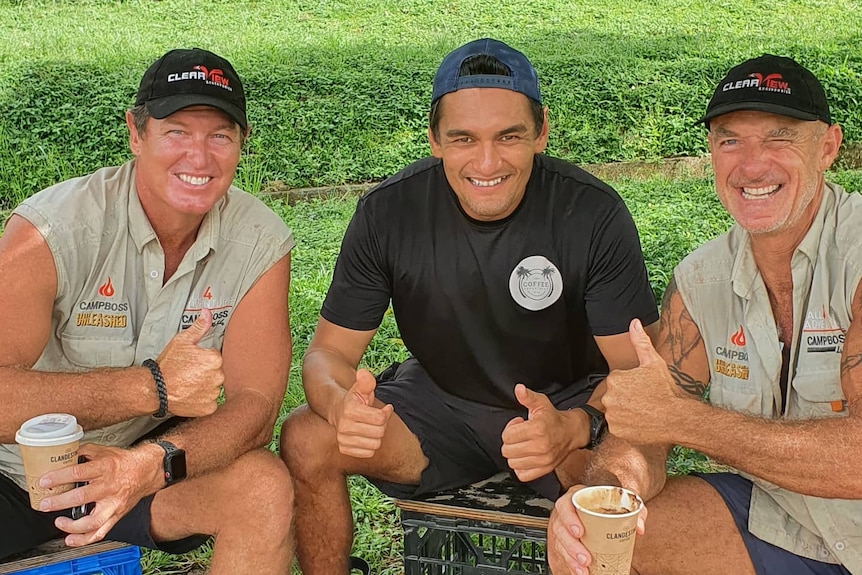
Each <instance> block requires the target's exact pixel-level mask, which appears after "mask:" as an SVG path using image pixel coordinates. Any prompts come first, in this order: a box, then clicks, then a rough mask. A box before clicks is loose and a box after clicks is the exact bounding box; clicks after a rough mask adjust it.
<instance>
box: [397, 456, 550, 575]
mask: <svg viewBox="0 0 862 575" xmlns="http://www.w3.org/2000/svg"><path fill="white" fill-rule="evenodd" d="M396 505H398V507H399V508H400V509H401V524H402V527H403V529H404V575H492V574H498V573H514V574H524V575H527V574H535V573H541V574H547V573H550V571H549V570H548V565H547V559H546V555H545V543H546V538H547V532H546V529H547V523H548V516H549V515H550V512H551V509H552V508H553V502H551V501H548V500H547V499H544V498H543V497H541V496H539V495H537V494H536V493H534V492H533V491H532V490H530V489H529V488H528V487H526V486H524V485H522V484H521V483H519V482H518V481H516V480H514V479H513V478H511V477H510V476H509V474H506V473H504V474H500V475H495V476H494V477H492V478H490V479H488V480H486V481H481V482H479V483H475V484H473V485H471V486H468V487H465V488H462V489H455V490H452V491H446V492H440V493H433V494H428V495H424V496H419V497H417V498H414V499H409V500H398V501H396Z"/></svg>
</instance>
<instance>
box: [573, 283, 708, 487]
mask: <svg viewBox="0 0 862 575" xmlns="http://www.w3.org/2000/svg"><path fill="white" fill-rule="evenodd" d="M647 334H648V335H650V336H651V337H650V339H651V341H653V342H654V343H655V347H656V350H657V351H658V353H659V355H661V357H662V359H664V361H665V362H666V363H667V364H668V367H669V369H670V370H671V375H672V378H673V382H674V384H675V386H676V393H680V394H682V393H684V394H688V395H691V396H694V397H697V398H700V397H701V396H702V395H703V393H704V390H705V389H706V386H707V382H708V381H709V369H708V366H707V361H706V349H705V347H704V345H703V340H702V338H701V337H700V332H699V330H698V329H697V326H696V325H695V323H694V321H693V320H692V318H691V316H690V315H689V314H688V312H687V311H686V310H685V306H684V305H683V303H682V299H681V298H680V296H679V292H678V290H677V287H676V281H675V280H674V279H673V278H671V281H670V283H669V284H668V286H667V289H666V290H665V293H664V297H663V298H662V309H661V316H660V321H659V326H658V334H651V333H649V331H648V330H647ZM638 363H639V362H638V360H637V358H636V359H635V366H634V367H637V366H638ZM640 376H641V371H640V370H639V369H632V370H631V371H629V372H619V373H616V374H613V375H612V376H611V385H613V382H614V381H620V378H626V379H629V381H631V382H632V383H633V384H634V385H633V386H632V388H631V389H632V390H634V391H635V401H636V402H640V404H641V405H642V406H643V409H651V408H650V407H649V403H650V402H651V401H653V400H654V398H651V397H642V396H641V395H638V391H637V378H638V377H640ZM641 393H642V392H641ZM611 402H612V401H611ZM662 408H663V406H661V405H660V404H659V405H656V409H662ZM635 425H637V424H636V423H635ZM671 447H672V445H671V444H670V443H666V442H665V443H657V444H643V443H638V444H633V443H629V442H628V441H625V440H623V439H620V438H619V437H615V436H613V435H611V436H609V437H608V439H607V440H606V441H605V442H603V443H602V445H600V446H599V449H598V450H597V452H596V453H595V455H594V456H593V460H592V461H591V462H590V466H589V468H588V469H587V480H588V481H589V482H590V483H591V484H598V483H611V484H619V485H624V486H626V487H629V488H631V489H634V490H635V491H636V492H637V493H639V494H641V496H642V497H644V498H647V499H649V498H651V497H654V496H655V495H656V494H657V493H658V492H659V491H661V489H662V488H663V487H664V483H665V481H666V477H667V475H666V465H667V455H668V453H669V452H670V448H671Z"/></svg>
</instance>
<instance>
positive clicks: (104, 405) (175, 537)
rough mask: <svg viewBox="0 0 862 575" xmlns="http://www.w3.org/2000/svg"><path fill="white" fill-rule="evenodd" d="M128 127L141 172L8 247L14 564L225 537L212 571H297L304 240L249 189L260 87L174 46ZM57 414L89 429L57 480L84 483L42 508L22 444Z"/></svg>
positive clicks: (70, 194)
mask: <svg viewBox="0 0 862 575" xmlns="http://www.w3.org/2000/svg"><path fill="white" fill-rule="evenodd" d="M126 124H127V125H128V129H129V143H130V147H131V151H132V154H133V155H134V159H133V160H132V161H130V162H128V163H126V164H125V165H123V166H119V167H110V168H104V169H101V170H99V171H97V172H95V173H93V174H90V175H88V176H84V177H81V178H75V179H73V180H69V181H66V182H62V183H60V184H57V185H55V186H53V187H51V188H48V189H46V190H43V191H41V192H39V193H37V194H35V195H34V196H33V197H31V198H29V199H28V200H26V201H24V202H23V203H22V204H21V205H20V206H18V207H17V208H16V210H15V211H14V213H13V215H12V216H11V217H10V218H9V220H8V222H7V224H6V229H5V232H4V234H3V236H2V238H0V278H2V281H3V286H4V287H3V290H2V291H0V310H2V311H0V318H2V321H0V404H2V405H3V416H2V418H0V442H2V443H3V444H4V445H0V517H2V518H3V522H2V527H0V557H5V556H7V555H9V554H12V553H15V552H18V551H22V550H25V549H28V548H29V547H32V546H35V545H37V544H39V543H42V542H44V541H46V540H49V539H52V538H55V537H60V536H63V537H65V540H66V543H67V544H69V545H73V546H78V545H86V544H87V543H91V542H94V541H98V540H100V539H103V538H107V539H113V540H116V541H124V542H129V543H133V544H136V545H143V546H146V547H151V548H155V549H162V550H164V551H168V552H172V553H183V552H186V551H190V550H191V549H194V548H195V547H197V546H199V545H200V544H201V543H203V542H204V541H206V539H207V538H208V537H209V536H214V537H215V540H214V545H213V557H212V565H211V569H210V571H209V572H210V573H213V574H215V573H224V574H231V575H236V574H238V573H248V574H255V575H260V574H262V573H270V574H273V575H276V574H278V575H283V574H284V573H286V572H287V570H288V569H289V565H290V558H291V538H290V524H291V511H292V506H291V501H292V497H293V492H292V487H291V481H290V476H289V474H288V472H287V469H286V468H285V466H284V464H283V463H282V462H281V461H280V460H279V459H278V458H277V457H275V456H274V455H273V454H272V453H270V452H269V451H267V450H266V449H264V448H263V447H264V446H265V445H266V444H267V443H268V442H269V440H270V438H271V434H272V430H273V426H274V424H275V419H276V417H277V416H278V410H279V407H280V406H281V402H282V398H283V395H284V391H285V385H286V382H287V374H288V370H289V367H290V330H289V319H288V309H287V292H288V284H289V281H290V255H289V252H290V249H291V248H292V247H293V245H294V241H293V237H292V235H291V233H290V230H289V229H287V227H286V226H285V225H284V223H283V222H282V221H281V219H279V218H278V216H276V215H275V214H274V213H272V212H271V211H270V210H269V209H268V208H266V206H264V205H263V204H262V203H261V202H260V201H259V200H257V199H256V198H254V197H253V196H251V195H249V194H246V193H245V192H243V191H241V190H239V189H237V188H235V187H233V186H232V185H231V184H232V182H233V178H234V175H235V173H236V168H237V164H238V163H239V160H240V150H241V148H242V144H243V142H244V140H245V138H246V136H247V135H248V120H247V118H246V102H245V95H244V93H243V86H242V83H241V82H240V79H239V77H238V76H237V74H236V72H235V71H234V69H233V67H232V66H231V65H230V63H229V62H228V61H227V60H225V59H223V58H221V57H219V56H217V55H216V54H213V53H212V52H208V51H206V50H199V49H194V50H172V51H170V52H168V53H167V54H165V55H164V56H162V57H161V58H159V59H158V60H157V61H156V62H155V63H153V65H152V66H150V68H149V69H148V70H147V71H146V73H145V74H144V76H143V78H142V80H141V83H140V87H139V90H138V95H137V101H136V102H135V106H134V107H133V108H132V109H130V110H129V111H128V112H127V113H126ZM222 391H223V393H224V401H223V402H221V403H220V402H218V398H219V395H220V393H221V392H222ZM52 412H62V413H70V414H72V415H74V416H75V417H76V418H77V420H78V422H79V423H80V424H81V425H82V426H83V428H84V430H85V431H86V432H87V433H86V435H85V436H84V439H83V440H82V443H83V445H82V446H81V448H80V450H79V452H78V453H79V455H80V456H82V457H83V458H84V459H85V460H86V461H85V462H82V463H80V464H79V465H75V466H72V467H69V468H66V469H65V470H62V471H55V472H51V473H48V474H45V475H44V476H42V478H41V479H40V482H41V483H40V484H41V486H42V487H43V488H50V487H53V486H58V485H64V484H69V483H84V485H83V486H78V487H76V488H75V489H72V490H71V491H68V492H66V493H63V494H60V495H53V496H50V497H47V498H46V499H45V500H43V501H42V504H41V509H40V510H39V511H36V510H32V509H30V505H29V501H28V495H27V491H26V483H25V479H24V470H23V467H22V464H21V457H20V454H19V452H18V447H17V446H16V445H14V441H15V432H16V430H17V428H18V427H19V426H20V425H21V424H22V423H23V422H24V421H26V420H28V419H29V418H31V417H34V416H37V415H40V414H44V413H52ZM85 504H88V507H89V508H90V509H89V514H88V515H85V516H83V517H78V516H77V515H74V516H73V515H72V513H71V512H70V511H69V509H70V508H72V507H73V506H74V507H75V508H76V509H77V508H79V507H80V506H82V505H85Z"/></svg>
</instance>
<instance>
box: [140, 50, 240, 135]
mask: <svg viewBox="0 0 862 575" xmlns="http://www.w3.org/2000/svg"><path fill="white" fill-rule="evenodd" d="M141 104H146V105H147V111H148V112H149V113H150V115H151V116H152V117H153V118H156V119H158V120H162V119H164V118H167V117H168V116H170V115H171V114H173V113H174V112H178V111H180V110H182V109H183V108H188V107H190V106H201V105H203V106H212V107H214V108H218V109H219V110H221V111H222V112H224V113H225V114H227V115H228V116H230V117H231V118H232V119H233V120H234V121H235V122H236V123H237V124H239V126H240V128H242V129H243V130H245V129H246V127H248V119H247V118H246V114H245V92H244V91H243V88H242V81H241V80H240V79H239V76H238V75H237V73H236V70H234V69H233V66H231V64H230V62H228V61H227V60H225V59H224V58H222V57H221V56H219V55H217V54H213V53H212V52H210V51H209V50H202V49H200V48H192V49H190V50H183V49H180V50H171V51H170V52H168V53H166V54H165V55H164V56H162V57H161V58H159V59H158V60H156V61H155V62H153V63H152V65H151V66H150V67H149V68H148V69H147V71H146V72H144V76H143V77H142V78H141V84H140V86H139V87H138V96H137V98H136V99H135V105H136V106H140V105H141Z"/></svg>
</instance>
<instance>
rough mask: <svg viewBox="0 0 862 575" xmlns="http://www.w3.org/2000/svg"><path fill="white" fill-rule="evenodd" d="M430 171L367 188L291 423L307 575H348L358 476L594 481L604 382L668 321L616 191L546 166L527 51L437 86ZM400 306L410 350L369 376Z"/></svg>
mask: <svg viewBox="0 0 862 575" xmlns="http://www.w3.org/2000/svg"><path fill="white" fill-rule="evenodd" d="M428 140H429V142H430V144H431V151H432V154H433V157H430V158H427V159H424V160H420V161H418V162H416V163H414V164H412V165H410V166H408V167H407V168H405V169H404V170H402V171H401V172H399V173H398V174H396V175H395V176H393V177H391V178H389V179H388V180H386V181H385V182H383V183H382V184H380V185H379V186H377V187H375V188H374V189H373V190H371V191H369V192H368V193H367V194H366V195H365V196H364V197H363V198H362V199H361V200H360V201H359V205H358V206H357V209H356V213H355V215H354V217H353V220H352V221H351V223H350V226H349V227H348V230H347V233H346V235H345V237H344V241H343V243H342V249H341V253H340V255H339V258H338V263H337V265H336V268H335V273H334V277H333V280H332V285H331V286H330V288H329V293H328V295H327V297H326V301H325V302H324V304H323V310H322V311H321V317H320V320H319V322H318V326H317V331H316V332H315V334H314V338H313V340H312V342H311V344H310V345H309V348H308V351H307V353H306V355H305V360H304V363H303V385H304V387H305V392H306V397H307V399H308V405H307V406H303V407H301V408H299V409H297V410H296V411H294V412H293V413H292V414H291V415H290V417H289V418H288V419H287V421H286V422H285V424H284V427H283V430H282V437H281V454H282V457H283V458H284V459H285V461H286V462H287V463H288V467H289V468H290V469H291V472H292V475H293V476H294V479H295V489H296V502H297V509H296V531H297V557H298V559H299V562H300V565H301V566H302V570H303V573H305V574H307V575H313V574H325V575H333V574H344V573H347V569H348V562H347V556H348V551H349V549H350V544H351V539H352V522H351V512H350V502H349V499H348V491H347V483H346V477H347V476H348V475H350V474H356V473H358V474H362V475H365V476H367V477H369V478H371V480H372V481H373V482H374V483H375V485H377V486H378V487H380V489H382V490H383V491H384V492H385V493H387V494H389V495H392V496H397V497H408V496H411V495H413V494H418V493H427V492H433V491H436V490H440V489H444V488H450V487H455V486H460V485H465V484H468V483H471V482H474V481H478V480H481V479H485V478H487V477H489V476H491V475H493V474H495V473H497V472H498V471H501V470H506V469H511V470H513V471H514V472H515V474H516V475H517V477H518V478H519V479H520V480H521V481H524V482H528V483H530V485H531V486H533V487H534V488H535V489H536V490H537V491H539V492H540V493H542V494H544V495H545V496H547V497H556V496H557V495H559V493H560V489H561V486H569V485H571V484H572V483H573V482H574V481H576V480H578V479H579V478H580V476H581V473H582V471H583V467H584V462H585V461H586V459H587V455H588V453H589V451H588V448H590V447H592V446H594V445H595V444H596V442H597V441H598V440H599V439H600V437H601V435H602V432H603V429H604V420H603V416H602V413H601V410H600V409H601V403H600V397H601V393H602V391H601V390H602V389H603V387H602V386H599V385H598V383H599V382H600V381H601V380H602V379H603V377H604V374H605V373H606V372H607V370H608V366H610V367H611V368H626V367H634V366H635V365H637V357H636V355H635V353H634V350H633V348H632V347H631V344H630V342H629V340H628V335H627V333H626V330H627V328H628V324H629V322H630V321H631V319H632V318H634V317H638V318H642V319H643V320H644V322H645V323H647V324H650V323H652V322H655V321H656V320H657V309H656V305H655V300H654V298H653V295H652V291H651V289H650V285H649V282H648V281H647V276H646V269H645V267H644V262H643V256H642V254H641V249H640V243H639V241H638V236H637V231H636V230H635V227H634V224H633V223H632V219H631V216H630V215H629V213H628V211H627V210H626V207H625V204H623V202H622V200H621V199H620V198H619V196H618V195H617V194H616V193H615V192H614V191H613V190H612V189H611V188H609V187H608V186H607V185H605V184H603V183H602V182H600V181H598V180H597V179H596V178H594V177H592V176H590V175H589V174H587V173H586V172H584V171H583V170H581V169H579V168H577V167H575V166H573V165H572V164H569V163H567V162H563V161H560V160H556V159H552V158H549V157H547V156H544V155H542V152H543V151H544V150H545V146H546V145H547V141H548V120H547V109H546V108H545V107H543V105H542V98H541V95H540V93H539V86H538V80H537V77H536V72H535V70H534V69H533V66H532V65H531V64H530V62H529V61H528V60H527V59H526V58H525V57H524V55H523V54H521V53H520V52H518V51H516V50H513V49H512V48H510V47H509V46H507V45H506V44H503V43H502V42H498V41H496V40H491V39H483V40H477V41H474V42H470V43H469V44H466V45H464V46H462V47H460V48H458V49H457V50H455V51H454V52H452V53H450V54H449V55H448V56H446V58H445V59H444V60H443V62H442V64H441V65H440V68H439V69H438V71H437V74H436V76H435V78H434V85H433V91H432V97H431V111H430V114H429V127H428ZM390 301H391V304H392V308H393V310H394V312H395V318H396V320H397V322H398V327H399V329H400V331H401V336H402V338H403V340H404V343H405V345H406V346H407V348H408V350H409V351H410V353H411V355H412V357H411V358H410V359H408V360H407V361H405V362H404V363H401V364H396V365H393V366H391V367H390V368H389V369H387V370H386V371H385V372H384V373H382V374H380V375H379V376H378V377H377V378H375V377H374V376H373V375H372V374H371V373H369V372H368V371H367V370H364V369H357V368H358V365H359V363H360V360H361V359H362V356H363V353H364V352H365V350H366V348H367V346H368V344H369V342H370V340H371V338H372V336H373V335H374V333H375V330H376V329H377V328H378V326H379V325H380V321H381V319H382V318H383V314H384V313H385V312H386V310H387V308H388V306H389V305H390Z"/></svg>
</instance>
